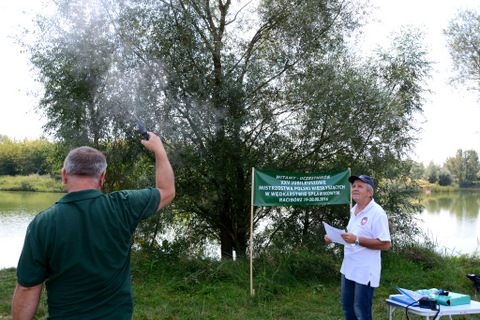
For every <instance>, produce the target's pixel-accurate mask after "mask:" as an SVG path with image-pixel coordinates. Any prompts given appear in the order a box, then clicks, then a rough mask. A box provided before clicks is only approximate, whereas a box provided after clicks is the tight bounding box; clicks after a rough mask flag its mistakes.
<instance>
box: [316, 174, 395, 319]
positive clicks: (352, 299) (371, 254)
mask: <svg viewBox="0 0 480 320" xmlns="http://www.w3.org/2000/svg"><path fill="white" fill-rule="evenodd" d="M348 181H350V183H351V184H352V199H353V200H354V201H355V206H354V207H353V208H352V211H351V213H350V214H351V215H350V220H349V221H348V225H347V232H346V233H343V234H342V238H343V239H344V240H345V241H346V242H347V244H346V245H345V248H344V259H343V263H342V267H341V269H340V272H341V273H342V301H341V304H342V310H343V313H344V314H345V319H346V320H371V319H372V298H373V292H374V290H375V288H376V287H378V286H379V285H380V272H381V268H382V267H381V251H386V250H389V249H390V242H391V239H390V231H389V228H388V218H387V214H386V213H385V211H384V210H383V209H382V207H381V206H380V205H378V204H377V203H376V202H375V201H374V200H373V189H374V183H373V180H372V178H370V177H369V176H366V175H360V176H351V177H349V178H348ZM325 241H326V242H327V243H331V242H332V240H331V239H330V238H329V237H328V236H327V235H325Z"/></svg>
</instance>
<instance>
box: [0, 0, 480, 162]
mask: <svg viewBox="0 0 480 320" xmlns="http://www.w3.org/2000/svg"><path fill="white" fill-rule="evenodd" d="M370 3H371V4H373V5H374V6H376V7H378V8H377V9H376V10H375V11H374V14H373V15H372V20H377V22H371V23H369V25H368V26H366V27H365V29H364V36H365V39H364V41H363V42H362V44H363V46H365V48H371V47H374V46H375V45H385V43H386V42H388V41H390V40H389V38H388V37H389V35H390V34H391V33H392V32H395V31H398V30H399V29H400V28H401V27H402V26H413V27H418V28H421V29H422V30H424V31H425V32H426V36H425V41H426V46H427V48H429V49H430V52H431V54H430V56H429V59H430V60H432V61H434V62H435V65H434V71H433V73H432V79H430V80H429V81H428V88H429V89H431V90H432V91H433V93H432V94H429V95H426V96H425V99H426V103H425V105H424V113H423V116H422V117H419V119H418V120H419V122H418V123H419V124H418V126H419V127H420V128H421V129H422V130H421V132H420V133H419V135H418V138H419V141H418V143H417V144H416V146H415V147H414V150H413V152H412V154H411V158H412V159H413V160H415V161H418V162H423V163H424V164H425V165H426V166H427V165H428V164H429V163H430V162H431V161H433V162H434V163H435V164H437V165H443V163H444V162H445V160H446V159H447V158H449V157H454V156H455V154H456V152H457V150H458V149H462V150H476V151H477V152H478V153H480V122H479V121H478V119H480V102H479V101H478V100H477V96H476V95H475V94H474V93H472V92H468V91H467V90H465V89H464V88H454V87H452V86H450V85H448V84H447V82H448V79H449V78H450V77H451V76H452V75H453V73H452V65H451V61H450V56H449V53H448V48H447V47H446V41H445V38H444V37H443V34H442V31H443V29H445V28H447V26H448V22H449V21H450V20H451V19H452V18H453V17H454V16H455V15H456V13H457V11H458V10H459V9H466V8H473V9H477V10H478V11H479V12H480V4H479V2H478V0H455V1H438V0H403V1H398V0H395V1H394V0H371V1H370ZM40 4H41V2H40V1H39V0H15V1H2V3H1V4H0V47H1V48H2V50H0V67H1V70H2V72H1V73H0V95H1V96H2V100H1V101H2V102H1V103H0V134H4V135H7V136H8V137H10V138H12V139H17V140H23V139H24V138H28V139H36V138H39V137H40V136H41V135H42V133H43V132H42V125H44V124H45V122H46V120H45V119H44V118H42V117H41V115H40V114H38V112H37V111H35V106H36V103H37V99H38V98H36V96H38V93H39V92H40V88H41V87H40V85H39V84H37V83H35V82H34V81H33V74H32V72H31V71H30V66H29V64H28V56H27V55H26V54H22V53H20V47H19V46H18V45H16V44H15V42H14V41H13V39H12V38H11V37H10V35H11V34H13V33H15V32H18V31H19V30H20V29H21V27H23V26H28V25H31V19H32V17H33V16H34V14H35V12H37V11H38V10H40Z"/></svg>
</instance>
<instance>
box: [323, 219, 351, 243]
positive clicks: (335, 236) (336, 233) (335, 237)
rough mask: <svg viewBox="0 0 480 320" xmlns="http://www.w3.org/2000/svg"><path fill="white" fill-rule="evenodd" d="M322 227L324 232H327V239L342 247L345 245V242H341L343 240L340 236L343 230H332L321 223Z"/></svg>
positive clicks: (327, 225) (326, 224) (332, 228)
mask: <svg viewBox="0 0 480 320" xmlns="http://www.w3.org/2000/svg"><path fill="white" fill-rule="evenodd" d="M323 226H324V227H325V231H326V232H327V235H328V237H329V238H330V239H331V240H332V241H333V242H336V243H340V244H344V245H345V244H347V242H346V241H345V240H343V238H342V236H341V234H342V233H345V230H340V229H337V228H334V227H332V226H330V225H329V224H328V223H326V222H324V223H323Z"/></svg>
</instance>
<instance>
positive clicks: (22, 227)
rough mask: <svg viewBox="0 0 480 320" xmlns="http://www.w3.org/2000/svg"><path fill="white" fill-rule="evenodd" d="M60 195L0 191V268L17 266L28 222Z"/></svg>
mask: <svg viewBox="0 0 480 320" xmlns="http://www.w3.org/2000/svg"><path fill="white" fill-rule="evenodd" d="M62 195H63V194H61V193H43V192H42V193H39V192H10V191H0V269H3V268H10V267H16V266H17V262H18V258H19V256H20V252H21V251H22V247H23V240H24V237H25V232H26V230H27V226H28V223H29V222H30V221H31V220H32V219H33V217H34V216H35V215H36V214H37V213H38V212H39V211H41V210H43V209H46V208H48V207H50V206H51V205H52V204H54V203H55V202H56V201H57V200H58V199H60V197H62Z"/></svg>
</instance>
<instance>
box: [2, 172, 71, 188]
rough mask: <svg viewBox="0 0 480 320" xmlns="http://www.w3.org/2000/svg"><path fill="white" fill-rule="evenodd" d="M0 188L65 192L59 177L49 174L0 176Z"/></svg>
mask: <svg viewBox="0 0 480 320" xmlns="http://www.w3.org/2000/svg"><path fill="white" fill-rule="evenodd" d="M0 190H8V191H40V192H67V189H66V187H65V185H64V184H63V182H62V180H61V179H56V178H54V177H52V176H51V175H42V176H41V175H38V174H31V175H28V176H0Z"/></svg>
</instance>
